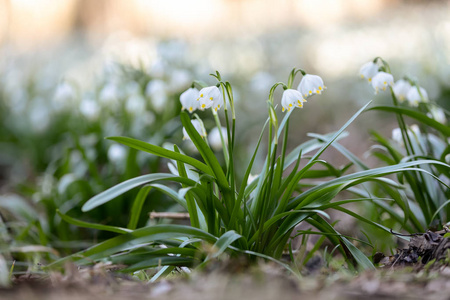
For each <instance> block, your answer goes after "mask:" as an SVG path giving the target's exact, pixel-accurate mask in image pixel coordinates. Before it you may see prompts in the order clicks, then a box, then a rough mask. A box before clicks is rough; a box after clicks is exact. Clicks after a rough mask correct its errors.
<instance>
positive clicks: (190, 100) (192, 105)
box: [180, 88, 199, 113]
mask: <svg viewBox="0 0 450 300" xmlns="http://www.w3.org/2000/svg"><path fill="white" fill-rule="evenodd" d="M198 95H199V93H198V90H197V89H196V88H189V89H187V90H186V91H185V92H183V93H182V94H181V95H180V102H181V105H182V108H181V109H183V110H184V109H187V110H188V111H189V112H190V113H191V112H193V111H194V110H196V109H197V108H198V105H199V101H197V98H198Z"/></svg>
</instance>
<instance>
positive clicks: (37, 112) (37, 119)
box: [29, 97, 50, 132]
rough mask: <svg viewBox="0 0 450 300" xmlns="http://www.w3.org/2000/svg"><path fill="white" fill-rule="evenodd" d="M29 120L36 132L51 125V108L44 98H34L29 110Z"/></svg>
mask: <svg viewBox="0 0 450 300" xmlns="http://www.w3.org/2000/svg"><path fill="white" fill-rule="evenodd" d="M29 120H30V122H31V125H32V129H33V130H34V131H35V132H43V131H44V130H46V129H47V128H48V126H49V125H50V110H49V107H48V106H47V105H46V103H45V100H44V99H43V98H41V97H35V98H33V101H32V105H31V108H30V110H29Z"/></svg>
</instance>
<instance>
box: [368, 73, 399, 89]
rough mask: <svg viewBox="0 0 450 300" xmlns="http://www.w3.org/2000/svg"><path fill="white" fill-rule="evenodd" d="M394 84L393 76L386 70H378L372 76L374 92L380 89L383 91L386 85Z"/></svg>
mask: <svg viewBox="0 0 450 300" xmlns="http://www.w3.org/2000/svg"><path fill="white" fill-rule="evenodd" d="M393 85H394V76H392V75H391V74H389V73H386V72H378V73H377V74H376V75H375V76H374V77H373V78H372V87H373V88H374V89H375V94H378V92H379V91H380V90H382V91H385V90H386V89H387V87H388V86H393Z"/></svg>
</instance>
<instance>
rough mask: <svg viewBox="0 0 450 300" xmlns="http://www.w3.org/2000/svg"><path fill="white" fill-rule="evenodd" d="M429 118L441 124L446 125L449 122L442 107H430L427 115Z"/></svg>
mask: <svg viewBox="0 0 450 300" xmlns="http://www.w3.org/2000/svg"><path fill="white" fill-rule="evenodd" d="M427 116H428V117H430V118H432V119H435V120H436V121H438V122H439V123H442V124H445V123H446V122H447V118H446V117H445V113H444V111H443V110H442V108H440V107H435V106H432V107H430V112H429V113H427Z"/></svg>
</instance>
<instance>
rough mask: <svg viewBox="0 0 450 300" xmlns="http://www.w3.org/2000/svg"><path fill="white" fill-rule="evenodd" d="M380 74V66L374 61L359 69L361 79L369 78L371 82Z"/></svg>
mask: <svg viewBox="0 0 450 300" xmlns="http://www.w3.org/2000/svg"><path fill="white" fill-rule="evenodd" d="M377 73H378V65H377V64H376V63H374V62H373V61H369V62H367V63H365V64H364V65H362V67H361V69H359V75H361V78H367V81H369V82H371V81H372V78H373V77H374V76H375V75H376V74H377Z"/></svg>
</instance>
